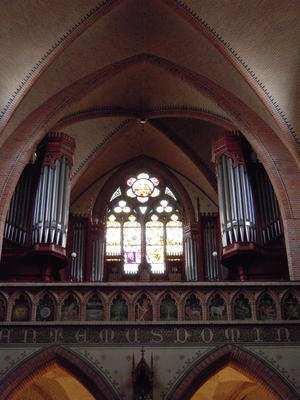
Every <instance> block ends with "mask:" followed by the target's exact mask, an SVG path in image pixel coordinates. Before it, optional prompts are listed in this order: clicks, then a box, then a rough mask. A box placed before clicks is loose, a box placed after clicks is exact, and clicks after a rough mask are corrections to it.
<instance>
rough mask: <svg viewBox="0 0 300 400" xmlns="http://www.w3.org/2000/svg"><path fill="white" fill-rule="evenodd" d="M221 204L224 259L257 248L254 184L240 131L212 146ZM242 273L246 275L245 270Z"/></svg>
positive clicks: (241, 275)
mask: <svg viewBox="0 0 300 400" xmlns="http://www.w3.org/2000/svg"><path fill="white" fill-rule="evenodd" d="M213 161H214V163H215V165H216V173H217V180H218V195H219V208H220V222H221V236H222V246H223V260H224V259H226V258H228V257H230V258H231V259H232V257H233V256H236V255H237V256H240V255H241V254H249V253H251V252H253V251H254V250H255V243H256V220H255V210H254V202H253V194H252V188H251V185H250V180H249V175H248V172H247V169H246V162H245V158H244V155H243V150H242V147H241V143H240V138H239V137H238V135H234V134H229V135H226V136H223V137H222V138H221V139H218V140H217V141H216V142H215V143H214V147H213ZM238 268H239V274H240V277H241V279H244V274H243V272H241V266H239V267H238Z"/></svg>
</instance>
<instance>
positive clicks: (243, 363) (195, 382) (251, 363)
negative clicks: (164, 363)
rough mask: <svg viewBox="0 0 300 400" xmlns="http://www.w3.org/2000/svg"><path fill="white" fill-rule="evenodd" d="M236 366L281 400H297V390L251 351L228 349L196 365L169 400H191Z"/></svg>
mask: <svg viewBox="0 0 300 400" xmlns="http://www.w3.org/2000/svg"><path fill="white" fill-rule="evenodd" d="M227 365H233V366H235V367H236V368H237V369H238V370H240V371H241V372H242V373H244V374H245V375H247V376H250V377H254V378H255V379H256V380H257V381H258V382H259V383H260V384H262V385H263V386H264V387H265V388H266V389H268V390H270V391H271V392H273V393H274V394H275V395H277V396H278V397H279V398H280V399H281V400H297V399H298V398H299V397H298V395H297V393H296V390H295V389H294V388H293V387H292V386H291V384H290V383H289V382H287V381H286V380H285V378H284V377H282V376H281V375H280V374H279V372H277V371H276V370H275V369H274V368H273V367H271V366H270V365H268V364H267V363H266V362H265V361H264V360H263V359H261V358H259V357H257V356H256V355H254V354H253V353H251V352H250V351H248V350H244V349H241V348H240V347H238V346H235V345H231V344H229V345H224V346H222V347H219V348H218V349H214V350H212V351H211V352H209V353H208V354H207V353H206V354H204V355H203V356H202V357H201V358H200V359H198V360H197V361H195V362H194V363H193V364H192V365H191V366H189V368H188V370H187V371H186V372H185V374H184V375H183V376H181V377H180V378H179V379H178V380H177V382H176V383H175V384H174V385H173V387H172V388H171V389H170V391H169V392H168V393H167V395H166V397H165V400H188V399H190V398H191V396H192V395H193V394H194V393H195V392H196V391H197V389H199V388H200V387H201V385H202V384H204V383H205V382H206V381H207V380H208V379H209V378H210V377H211V376H212V375H214V374H215V373H217V372H218V371H220V370H221V369H222V368H224V367H226V366H227Z"/></svg>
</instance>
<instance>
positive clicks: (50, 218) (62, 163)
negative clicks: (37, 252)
mask: <svg viewBox="0 0 300 400" xmlns="http://www.w3.org/2000/svg"><path fill="white" fill-rule="evenodd" d="M74 149H75V141H74V139H73V138H72V137H70V136H68V135H65V134H63V133H57V132H54V133H49V134H48V135H47V137H46V139H45V140H44V141H43V143H42V145H41V151H42V153H44V158H43V163H42V169H41V174H40V177H39V182H38V187H37V193H36V197H35V205H34V215H33V231H32V242H33V244H35V245H39V244H50V245H57V246H60V247H62V248H65V247H66V242H67V230H68V216H69V203H70V170H71V168H72V164H73V153H74Z"/></svg>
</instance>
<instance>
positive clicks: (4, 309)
mask: <svg viewBox="0 0 300 400" xmlns="http://www.w3.org/2000/svg"><path fill="white" fill-rule="evenodd" d="M299 319H300V283H297V282H279V283H275V282H272V283H270V282H263V283H262V282H260V283H253V282H244V283H243V284H241V283H240V282H235V283H230V282H227V283H224V282H214V283H210V284H208V283H196V282H195V283H181V282H180V283H179V282H178V283H171V282H165V283H153V282H151V283H147V282H135V283H132V282H122V283H115V282H112V283H101V284H95V283H85V284H74V283H73V284H72V283H69V284H65V283H43V284H40V283H20V284H19V283H5V284H0V320H1V321H3V322H2V324H4V325H6V324H7V323H8V324H25V323H26V324H28V323H30V324H33V325H34V324H41V325H43V324H52V325H53V324H66V323H69V322H70V321H71V322H72V324H83V323H86V322H87V321H89V323H92V322H93V323H95V324H105V323H108V322H110V323H112V322H113V323H118V322H120V321H122V323H124V322H125V321H130V322H135V323H139V324H140V323H147V324H149V323H155V322H157V321H160V322H169V323H177V324H178V323H186V322H194V323H204V322H207V323H208V322H210V323H214V322H218V323H221V322H224V323H225V322H226V323H230V322H236V323H248V324H249V323H262V322H268V323H272V322H276V321H277V322H278V321H295V320H299Z"/></svg>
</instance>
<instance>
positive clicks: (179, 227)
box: [106, 171, 183, 274]
mask: <svg viewBox="0 0 300 400" xmlns="http://www.w3.org/2000/svg"><path fill="white" fill-rule="evenodd" d="M177 198H178V197H177V195H175V194H174V192H173V190H171V189H170V187H169V186H166V185H165V184H164V182H163V181H162V180H160V179H158V178H157V177H155V176H153V175H152V174H151V173H148V172H144V171H143V172H140V173H137V174H136V175H131V176H128V177H127V178H126V179H125V181H124V183H123V185H120V186H119V187H118V188H117V189H115V190H114V191H113V194H112V196H111V197H110V203H109V205H108V217H107V224H106V227H107V230H106V254H107V255H108V256H112V255H114V256H117V255H119V256H122V257H123V259H124V272H125V273H132V274H133V273H137V272H138V267H139V265H140V264H143V263H148V264H150V265H151V271H152V272H153V273H163V272H164V271H165V263H166V256H169V255H170V256H173V255H176V256H178V255H182V252H183V240H182V236H183V223H182V217H183V215H182V209H181V207H180V204H179V202H178V200H177Z"/></svg>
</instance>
